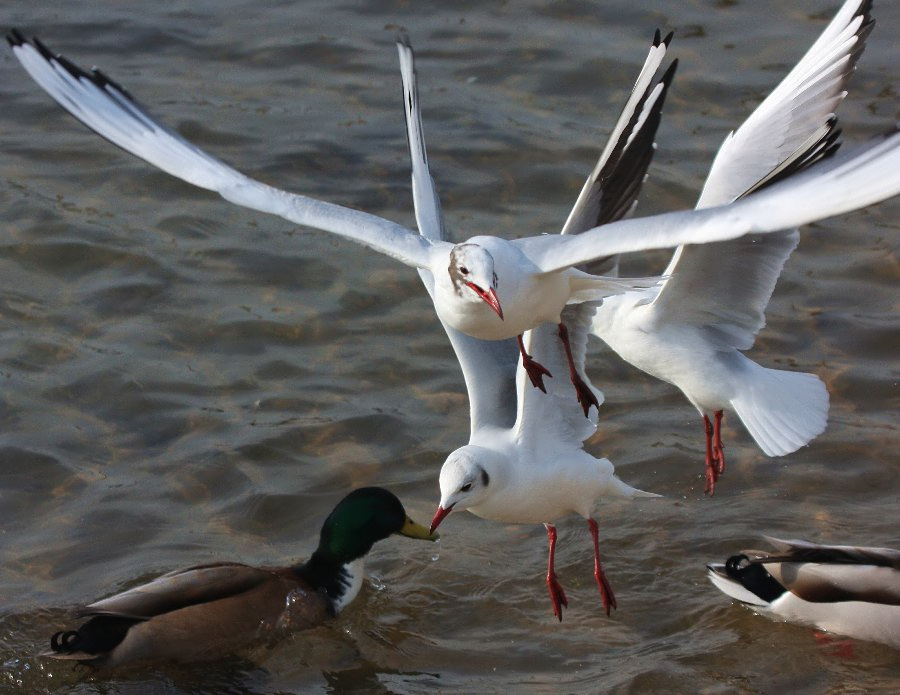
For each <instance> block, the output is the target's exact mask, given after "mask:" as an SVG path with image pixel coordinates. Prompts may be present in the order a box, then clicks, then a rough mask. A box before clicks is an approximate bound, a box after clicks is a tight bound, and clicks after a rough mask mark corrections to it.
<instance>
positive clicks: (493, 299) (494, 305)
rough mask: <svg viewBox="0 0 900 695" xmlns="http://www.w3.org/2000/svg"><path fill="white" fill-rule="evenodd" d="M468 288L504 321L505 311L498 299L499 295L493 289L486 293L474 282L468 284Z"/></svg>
mask: <svg viewBox="0 0 900 695" xmlns="http://www.w3.org/2000/svg"><path fill="white" fill-rule="evenodd" d="M466 287H468V288H469V289H470V290H472V291H473V292H474V293H475V294H477V295H478V296H479V297H481V299H482V301H484V303H485V304H487V305H488V306H489V307H490V308H491V309H493V310H494V312H495V313H496V314H497V316H499V317H500V320H501V321H502V320H503V309H502V308H501V306H500V300H499V299H497V293H496V292H494V288H493V287H491V288H490V289H489V290H487V291H485V290H483V289H481V288H480V287H479V286H478V285H476V284H475V283H474V282H467V283H466Z"/></svg>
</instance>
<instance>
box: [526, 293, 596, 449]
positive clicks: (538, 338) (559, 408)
mask: <svg viewBox="0 0 900 695" xmlns="http://www.w3.org/2000/svg"><path fill="white" fill-rule="evenodd" d="M594 309H595V305H594V303H593V302H584V303H581V304H570V305H569V306H567V307H566V308H565V309H564V310H563V313H562V321H563V323H565V325H566V328H567V329H568V331H569V342H570V344H571V348H572V361H573V363H574V364H575V369H576V370H577V371H578V374H579V376H581V378H582V379H583V380H584V382H585V383H586V384H587V385H588V386H590V387H591V388H592V389H593V390H594V394H595V395H596V396H597V401H598V402H600V403H602V402H603V393H602V392H601V391H600V390H598V389H597V388H595V387H594V386H593V384H591V382H590V380H589V379H588V376H587V374H585V371H584V358H585V352H586V347H587V336H588V332H589V330H590V325H591V317H592V316H593V314H594ZM557 331H558V329H557V327H556V326H555V325H553V324H548V323H545V324H541V325H540V326H538V327H537V328H533V329H532V330H530V331H527V332H526V333H525V335H524V336H523V337H522V339H523V341H524V343H525V349H526V351H527V352H528V353H529V354H534V355H540V356H541V364H543V365H544V366H545V367H546V368H547V369H549V370H550V372H551V373H552V374H553V375H554V377H553V378H552V379H545V380H544V385H545V387H546V389H547V393H543V392H541V391H540V390H539V389H536V388H534V387H533V386H532V385H531V381H530V380H529V379H528V375H527V374H526V372H525V369H524V367H522V366H519V367H518V370H517V373H516V401H517V403H518V410H517V413H516V424H515V432H514V434H515V437H516V439H517V440H518V441H519V442H520V443H521V444H522V445H523V446H524V447H525V448H526V449H528V450H533V451H534V458H535V460H553V459H557V458H559V457H560V456H562V455H564V454H565V452H568V451H572V450H577V449H581V443H582V442H583V441H584V440H586V439H587V438H588V437H590V436H591V435H593V434H594V432H595V431H596V429H597V414H596V412H595V411H593V410H592V411H591V415H590V417H589V418H586V417H585V416H584V411H583V410H582V409H581V405H580V404H579V403H578V401H577V399H575V398H574V397H573V394H572V384H571V382H570V381H569V379H568V378H567V376H566V375H567V374H568V372H569V364H568V360H567V359H566V353H565V348H564V347H563V344H562V341H561V340H560V339H559V334H558V332H557Z"/></svg>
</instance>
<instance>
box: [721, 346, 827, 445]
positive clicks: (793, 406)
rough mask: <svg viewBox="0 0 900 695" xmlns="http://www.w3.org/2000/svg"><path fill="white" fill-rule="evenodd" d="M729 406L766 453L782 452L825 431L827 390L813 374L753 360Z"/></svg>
mask: <svg viewBox="0 0 900 695" xmlns="http://www.w3.org/2000/svg"><path fill="white" fill-rule="evenodd" d="M752 364H753V365H754V367H755V368H754V369H750V370H748V372H747V374H746V376H745V377H744V378H745V383H744V385H743V388H741V390H740V395H739V396H737V397H736V398H733V399H732V400H731V406H732V408H734V411H735V412H736V413H737V415H738V417H739V418H740V419H741V422H743V423H744V427H746V428H747V431H748V432H750V435H751V436H752V437H753V439H754V440H756V443H757V444H758V445H759V447H760V449H762V450H763V452H764V453H765V454H766V455H767V456H784V455H785V454H790V453H791V452H793V451H796V450H797V449H799V448H800V447H801V446H804V445H805V444H807V443H809V442H810V441H811V440H812V439H814V438H815V437H817V436H818V435H820V434H821V433H822V432H824V431H825V426H826V424H827V422H828V391H827V389H826V388H825V384H823V383H822V380H821V379H819V377H817V376H815V375H814V374H804V373H798V372H788V371H784V370H780V369H767V368H765V367H761V366H759V365H758V364H755V363H752Z"/></svg>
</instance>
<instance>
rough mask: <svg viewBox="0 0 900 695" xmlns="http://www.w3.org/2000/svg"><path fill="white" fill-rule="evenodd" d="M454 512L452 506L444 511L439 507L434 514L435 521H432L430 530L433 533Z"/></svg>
mask: <svg viewBox="0 0 900 695" xmlns="http://www.w3.org/2000/svg"><path fill="white" fill-rule="evenodd" d="M452 511H453V505H452V504H451V505H450V506H449V507H447V508H446V509H444V508H443V507H441V506H440V505H438V508H437V511H436V512H435V513H434V519H432V520H431V528H430V529H429V530H430V531H431V532H432V533H434V530H435V529H436V528H437V527H438V526H439V525H440V523H441V522H442V521H443V520H444V519H445V518H446V516H447V515H448V514H449V513H450V512H452Z"/></svg>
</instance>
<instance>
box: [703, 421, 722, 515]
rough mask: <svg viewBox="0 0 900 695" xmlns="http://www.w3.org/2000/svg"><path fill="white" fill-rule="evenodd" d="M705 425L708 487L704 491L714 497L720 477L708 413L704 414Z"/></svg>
mask: <svg viewBox="0 0 900 695" xmlns="http://www.w3.org/2000/svg"><path fill="white" fill-rule="evenodd" d="M703 426H704V427H705V429H706V488H705V489H704V492H705V493H706V494H707V495H709V496H710V497H712V496H713V495H714V494H716V481H717V480H718V479H719V467H718V462H717V461H716V458H715V457H714V456H713V424H712V423H711V422H710V421H709V418H708V417H707V416H706V413H704V414H703Z"/></svg>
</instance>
